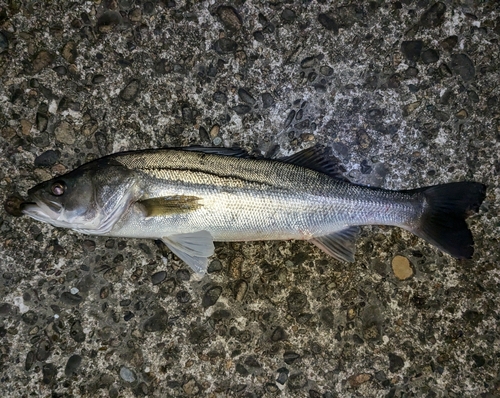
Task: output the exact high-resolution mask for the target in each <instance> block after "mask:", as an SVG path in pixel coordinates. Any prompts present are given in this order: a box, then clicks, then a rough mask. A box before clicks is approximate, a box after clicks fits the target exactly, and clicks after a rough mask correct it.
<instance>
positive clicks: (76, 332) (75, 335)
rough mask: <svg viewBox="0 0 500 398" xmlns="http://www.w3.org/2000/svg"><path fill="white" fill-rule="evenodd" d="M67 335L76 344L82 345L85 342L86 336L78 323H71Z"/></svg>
mask: <svg viewBox="0 0 500 398" xmlns="http://www.w3.org/2000/svg"><path fill="white" fill-rule="evenodd" d="M69 335H70V336H71V338H72V339H73V340H75V341H76V342H77V343H83V342H84V341H85V338H86V336H85V332H84V331H83V328H82V324H81V323H80V321H75V322H73V324H72V325H71V329H70V332H69Z"/></svg>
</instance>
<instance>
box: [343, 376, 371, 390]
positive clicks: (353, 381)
mask: <svg viewBox="0 0 500 398" xmlns="http://www.w3.org/2000/svg"><path fill="white" fill-rule="evenodd" d="M371 378H372V376H371V375H370V374H368V373H359V374H357V375H352V376H350V377H349V378H348V379H347V382H348V383H349V384H350V385H351V387H353V388H356V387H359V386H361V385H362V384H364V383H366V382H367V381H369V380H370V379H371Z"/></svg>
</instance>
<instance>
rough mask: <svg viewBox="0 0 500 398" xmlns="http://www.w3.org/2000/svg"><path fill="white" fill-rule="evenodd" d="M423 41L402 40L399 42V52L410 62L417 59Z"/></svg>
mask: <svg viewBox="0 0 500 398" xmlns="http://www.w3.org/2000/svg"><path fill="white" fill-rule="evenodd" d="M423 45H424V43H423V42H422V40H411V41H404V42H402V43H401V52H402V53H403V54H404V56H405V57H406V58H407V59H408V60H409V61H412V62H416V61H418V59H419V58H420V54H421V52H422V47H423Z"/></svg>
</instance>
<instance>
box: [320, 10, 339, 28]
mask: <svg viewBox="0 0 500 398" xmlns="http://www.w3.org/2000/svg"><path fill="white" fill-rule="evenodd" d="M318 22H319V23H320V24H321V25H322V26H323V27H324V28H325V29H326V30H330V31H332V32H334V33H338V32H339V27H338V25H337V23H336V22H335V20H334V19H333V18H332V17H331V16H330V15H328V14H319V15H318Z"/></svg>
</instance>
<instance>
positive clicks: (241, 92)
mask: <svg viewBox="0 0 500 398" xmlns="http://www.w3.org/2000/svg"><path fill="white" fill-rule="evenodd" d="M238 96H239V97H240V99H241V100H242V101H243V102H246V103H247V104H249V105H254V104H255V102H256V101H255V98H254V97H252V96H251V95H250V93H249V92H248V91H247V90H245V89H244V88H239V89H238Z"/></svg>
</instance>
